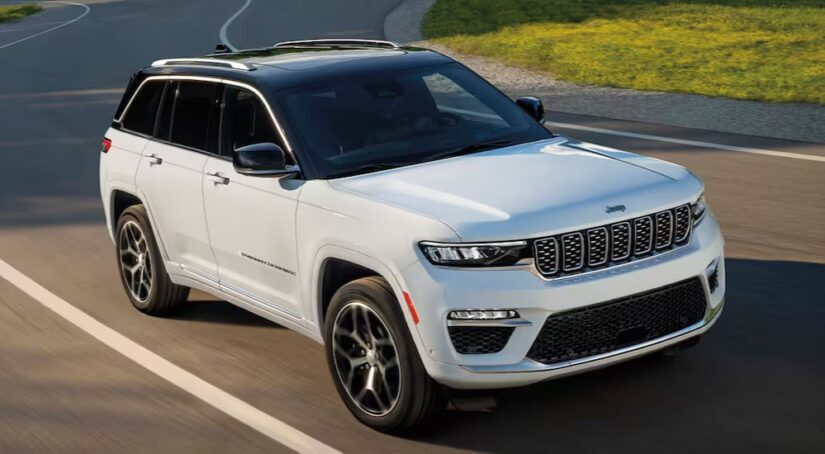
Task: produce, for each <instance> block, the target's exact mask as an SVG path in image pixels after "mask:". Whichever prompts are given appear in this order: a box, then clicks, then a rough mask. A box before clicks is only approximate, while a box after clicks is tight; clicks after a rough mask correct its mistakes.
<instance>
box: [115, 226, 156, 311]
mask: <svg viewBox="0 0 825 454" xmlns="http://www.w3.org/2000/svg"><path fill="white" fill-rule="evenodd" d="M118 248H119V250H120V269H121V270H122V273H123V279H124V281H125V282H126V288H127V289H128V290H129V292H130V293H131V294H132V297H133V298H134V299H136V300H138V301H140V302H145V301H146V300H148V299H149V296H150V295H151V294H152V259H151V257H150V255H149V251H148V246H147V243H146V235H144V234H143V230H141V229H140V226H139V225H138V224H137V222H135V221H128V222H126V223H125V224H124V225H123V228H122V229H121V230H120V238H118Z"/></svg>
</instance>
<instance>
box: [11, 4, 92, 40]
mask: <svg viewBox="0 0 825 454" xmlns="http://www.w3.org/2000/svg"><path fill="white" fill-rule="evenodd" d="M41 3H62V4H64V5H73V6H79V7H81V8H83V14H81V15H79V16H77V17H75V18H74V19H72V20H69V21H67V22H63V23H61V24H60V25H56V26H54V27H52V28H47V29H46V30H43V31H42V32H38V33H35V34H33V35H29V36H26V37H25V38H20V39H18V40H17V41H12V42H10V43H6V44H3V45H2V46H0V50H2V49H5V48H7V47H11V46H14V45H15V44H20V43H22V42H24V41H28V40H30V39H32V38H37V37H38V36H42V35H45V34H46V33H49V32H53V31H55V30H58V29H61V28H63V27H67V26H69V25H72V24H73V23H75V22H77V21H79V20H80V19H83V18H84V17H86V15H87V14H89V11H91V9H90V8H89V7H88V6H86V5H84V4H82V3H75V2H63V1H51V2H41Z"/></svg>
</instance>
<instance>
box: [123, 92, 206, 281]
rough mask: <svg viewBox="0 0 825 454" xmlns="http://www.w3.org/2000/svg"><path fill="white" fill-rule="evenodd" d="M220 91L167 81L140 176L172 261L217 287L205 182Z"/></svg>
mask: <svg viewBox="0 0 825 454" xmlns="http://www.w3.org/2000/svg"><path fill="white" fill-rule="evenodd" d="M218 88H219V84H218V83H214V82H206V81H196V80H179V81H178V80H173V81H169V82H168V86H167V89H166V95H165V96H164V101H163V106H162V108H161V114H160V118H159V120H158V125H157V130H156V133H155V140H154V141H151V142H149V143H148V144H147V145H146V147H144V149H143V159H142V162H141V165H140V167H139V169H138V174H137V183H138V187H139V188H141V190H142V191H143V192H144V197H146V200H147V201H148V204H149V207H150V212H151V215H152V218H153V219H152V221H153V222H154V224H155V229H156V230H157V231H158V232H159V233H160V236H161V242H162V244H163V247H164V248H165V252H166V255H167V257H168V259H169V260H170V261H172V262H174V263H175V264H176V265H178V266H180V267H181V268H183V269H184V270H186V271H189V272H191V273H194V274H197V275H199V276H200V277H203V278H206V279H208V280H210V281H213V282H214V283H215V284H216V285H217V274H218V273H217V265H216V264H215V256H214V255H213V254H212V248H211V246H210V244H209V235H208V234H207V231H206V220H205V215H204V209H203V189H202V182H203V169H204V166H205V165H206V161H207V159H208V158H209V153H210V152H212V151H214V150H215V148H216V140H215V137H216V136H217V125H218V105H217V100H218V98H217V96H218ZM170 271H171V272H174V270H170Z"/></svg>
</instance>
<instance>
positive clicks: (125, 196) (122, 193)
mask: <svg viewBox="0 0 825 454" xmlns="http://www.w3.org/2000/svg"><path fill="white" fill-rule="evenodd" d="M135 205H143V208H145V209H146V213H147V214H148V216H149V223H150V224H151V228H152V233H153V234H154V235H155V240H156V241H157V243H158V248H160V253H161V256H162V257H163V258H164V260H168V258H169V255H168V254H167V253H166V245H165V242H164V241H163V237H162V236H161V235H160V232H159V231H158V227H157V223H156V222H155V217H154V215H153V213H152V209H151V207H150V206H149V203H147V201H146V197H145V196H144V195H143V194H142V193H141V191H140V189H136V190H129V189H126V188H123V187H119V186H115V187H113V188H112V189H111V191H110V192H109V218H108V220H107V221H108V222H107V224H108V225H107V227H108V229H109V234H110V235H111V237H112V240H114V239H115V237H116V235H117V222H118V220H119V219H120V216H121V215H122V214H123V212H124V211H126V210H127V209H128V208H129V207H131V206H135Z"/></svg>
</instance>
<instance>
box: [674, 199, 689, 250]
mask: <svg viewBox="0 0 825 454" xmlns="http://www.w3.org/2000/svg"><path fill="white" fill-rule="evenodd" d="M673 213H674V214H675V215H676V218H675V221H674V222H675V225H676V226H675V227H674V228H673V242H674V243H677V244H680V243H683V242H684V241H685V240H686V239H687V238H688V237H689V236H690V230H691V227H692V226H693V222H691V219H690V218H691V213H690V206H689V205H682V206H679V207H676V208H675V209H674V210H673Z"/></svg>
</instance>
